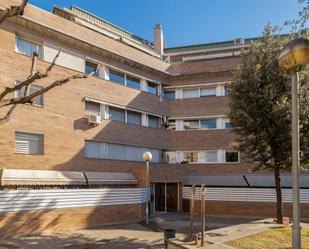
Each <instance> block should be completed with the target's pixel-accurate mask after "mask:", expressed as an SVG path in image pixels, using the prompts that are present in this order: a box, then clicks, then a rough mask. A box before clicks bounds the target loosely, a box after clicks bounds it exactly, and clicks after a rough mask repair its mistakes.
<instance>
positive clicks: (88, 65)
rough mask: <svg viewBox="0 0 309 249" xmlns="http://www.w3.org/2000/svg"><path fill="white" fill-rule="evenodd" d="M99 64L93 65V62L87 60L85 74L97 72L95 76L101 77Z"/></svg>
mask: <svg viewBox="0 0 309 249" xmlns="http://www.w3.org/2000/svg"><path fill="white" fill-rule="evenodd" d="M98 67H99V64H96V63H93V62H91V61H88V60H86V65H85V73H86V74H90V73H92V72H95V73H94V74H93V75H94V76H96V77H99V69H98Z"/></svg>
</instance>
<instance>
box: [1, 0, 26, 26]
mask: <svg viewBox="0 0 309 249" xmlns="http://www.w3.org/2000/svg"><path fill="white" fill-rule="evenodd" d="M27 3H28V0H23V1H22V3H21V5H18V6H11V7H10V8H7V9H5V10H4V11H3V12H2V13H0V24H1V23H2V22H3V21H4V20H5V19H6V18H9V17H13V16H22V15H23V14H24V9H25V7H26V5H27Z"/></svg>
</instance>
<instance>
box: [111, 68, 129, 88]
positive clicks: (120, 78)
mask: <svg viewBox="0 0 309 249" xmlns="http://www.w3.org/2000/svg"><path fill="white" fill-rule="evenodd" d="M109 80H111V81H113V82H115V83H118V84H121V85H125V80H124V73H120V72H117V71H114V70H111V69H110V70H109Z"/></svg>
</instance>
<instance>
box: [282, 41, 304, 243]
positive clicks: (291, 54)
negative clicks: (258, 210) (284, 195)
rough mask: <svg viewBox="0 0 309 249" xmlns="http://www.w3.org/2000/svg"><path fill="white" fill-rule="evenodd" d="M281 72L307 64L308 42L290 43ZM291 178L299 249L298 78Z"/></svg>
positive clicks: (294, 229) (294, 80) (295, 81)
mask: <svg viewBox="0 0 309 249" xmlns="http://www.w3.org/2000/svg"><path fill="white" fill-rule="evenodd" d="M278 61H279V66H280V68H281V69H283V70H286V71H288V70H290V69H297V68H298V67H299V66H304V65H306V64H307V63H308V62H309V41H308V40H305V39H303V38H297V39H294V40H292V41H290V42H289V43H288V44H287V45H286V46H285V47H284V48H283V49H282V51H281V52H280V54H279V56H278ZM291 90H292V178H293V227H292V248H293V249H301V227H300V206H299V204H300V203H299V172H300V169H299V99H298V90H299V77H298V72H296V73H295V74H294V75H293V76H292V89H291Z"/></svg>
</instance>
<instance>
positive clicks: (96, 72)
mask: <svg viewBox="0 0 309 249" xmlns="http://www.w3.org/2000/svg"><path fill="white" fill-rule="evenodd" d="M87 62H89V63H90V64H93V65H96V66H97V67H96V68H95V70H96V69H97V71H92V72H94V74H92V76H94V77H97V78H100V67H101V64H100V63H99V62H96V61H94V60H91V59H89V58H86V59H85V70H84V73H85V74H90V73H92V72H87V71H86V68H87Z"/></svg>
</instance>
